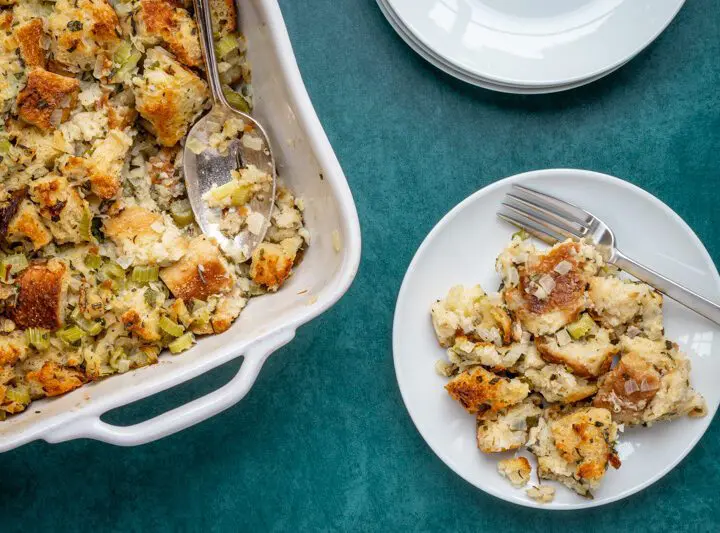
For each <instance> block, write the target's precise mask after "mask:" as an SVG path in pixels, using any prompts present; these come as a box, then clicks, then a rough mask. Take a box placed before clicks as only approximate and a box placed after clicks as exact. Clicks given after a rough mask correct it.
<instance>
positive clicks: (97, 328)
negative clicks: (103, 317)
mask: <svg viewBox="0 0 720 533" xmlns="http://www.w3.org/2000/svg"><path fill="white" fill-rule="evenodd" d="M75 323H76V324H77V325H78V326H80V327H81V328H82V329H83V331H84V332H85V333H87V334H88V335H90V336H91V337H95V336H96V335H99V334H100V333H101V332H102V330H103V329H104V328H103V325H102V323H100V322H96V321H94V320H87V319H86V318H84V317H82V316H79V317H77V318H76V319H75Z"/></svg>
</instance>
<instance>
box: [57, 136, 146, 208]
mask: <svg viewBox="0 0 720 533" xmlns="http://www.w3.org/2000/svg"><path fill="white" fill-rule="evenodd" d="M130 146H132V138H131V137H130V136H128V135H127V134H125V133H123V132H122V131H120V130H110V132H108V135H107V137H105V139H103V140H101V141H99V142H98V143H96V145H95V147H94V148H95V149H94V151H93V153H92V155H90V156H89V157H88V158H84V157H75V156H71V157H69V158H67V160H66V161H65V162H64V163H63V165H62V166H61V172H62V173H63V175H65V176H67V177H69V178H74V179H75V180H78V181H84V180H87V181H89V183H90V190H91V191H92V193H93V194H95V195H96V196H97V197H99V198H102V199H103V200H110V199H112V198H114V197H115V196H117V194H118V192H120V183H121V177H120V172H121V171H122V167H123V165H124V163H125V157H126V155H127V153H128V150H129V149H130Z"/></svg>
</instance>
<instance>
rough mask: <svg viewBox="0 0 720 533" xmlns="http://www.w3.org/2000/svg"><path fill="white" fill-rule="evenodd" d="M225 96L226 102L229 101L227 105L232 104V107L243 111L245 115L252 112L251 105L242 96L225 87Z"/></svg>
mask: <svg viewBox="0 0 720 533" xmlns="http://www.w3.org/2000/svg"><path fill="white" fill-rule="evenodd" d="M223 95H225V100H227V103H228V104H230V106H232V107H234V108H235V109H238V110H240V111H242V112H243V113H249V112H250V104H248V102H247V100H245V97H243V95H242V94H240V93H238V92H235V91H233V90H232V89H230V88H229V87H224V88H223Z"/></svg>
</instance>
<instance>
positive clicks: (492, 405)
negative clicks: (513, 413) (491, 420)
mask: <svg viewBox="0 0 720 533" xmlns="http://www.w3.org/2000/svg"><path fill="white" fill-rule="evenodd" d="M445 389H446V390H447V391H448V394H450V396H451V397H452V398H454V399H455V400H457V401H458V402H460V404H461V405H462V406H463V407H464V408H465V409H466V410H467V412H468V413H471V414H475V413H478V412H480V413H487V414H488V415H490V414H492V413H497V412H498V411H501V410H502V409H505V408H506V407H509V406H511V405H515V404H517V403H520V402H521V401H523V400H524V399H525V398H526V397H527V395H528V394H529V393H530V388H529V387H528V386H527V385H526V384H525V383H523V382H522V381H520V380H519V379H510V378H505V377H500V376H498V375H496V374H493V373H492V372H489V371H487V370H485V369H484V368H482V367H478V368H475V369H474V370H472V371H470V370H467V371H465V372H462V373H461V374H458V375H457V376H456V377H455V378H453V379H452V380H450V382H448V384H447V385H445Z"/></svg>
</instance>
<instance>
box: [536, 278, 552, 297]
mask: <svg viewBox="0 0 720 533" xmlns="http://www.w3.org/2000/svg"><path fill="white" fill-rule="evenodd" d="M538 285H540V286H541V287H542V288H543V290H544V291H545V294H547V295H548V296H549V295H550V293H552V291H553V289H554V288H555V280H554V279H553V278H552V276H551V275H549V274H543V276H542V277H541V278H540V279H539V280H538Z"/></svg>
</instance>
